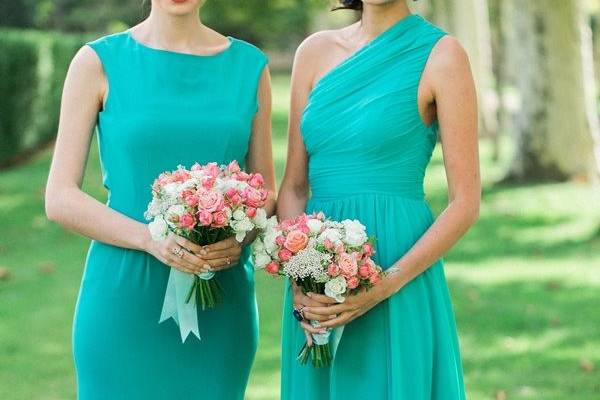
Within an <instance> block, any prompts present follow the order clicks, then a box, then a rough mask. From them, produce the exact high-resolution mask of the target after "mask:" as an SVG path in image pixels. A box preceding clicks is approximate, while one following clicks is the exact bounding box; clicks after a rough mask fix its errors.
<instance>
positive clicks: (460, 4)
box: [431, 0, 499, 155]
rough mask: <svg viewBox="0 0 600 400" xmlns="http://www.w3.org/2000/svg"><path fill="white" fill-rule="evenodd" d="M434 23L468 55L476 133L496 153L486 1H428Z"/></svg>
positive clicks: (494, 96)
mask: <svg viewBox="0 0 600 400" xmlns="http://www.w3.org/2000/svg"><path fill="white" fill-rule="evenodd" d="M431 3H432V4H431V8H432V10H431V15H432V18H433V20H434V22H435V23H436V24H438V25H440V26H442V27H443V28H444V29H445V30H446V31H448V32H449V33H451V34H453V35H455V36H456V38H457V39H458V40H459V41H460V42H461V44H462V45H463V46H464V47H465V50H466V51H467V53H468V54H469V60H470V62H471V68H472V70H473V76H474V78H475V83H476V86H477V98H478V103H479V132H480V134H481V135H482V136H485V137H491V138H493V139H494V142H495V144H496V145H495V149H494V153H496V155H497V153H498V144H499V142H498V140H497V139H498V92H497V90H496V85H495V80H494V74H493V68H492V67H493V62H492V45H491V32H490V22H489V11H488V2H487V0H432V1H431Z"/></svg>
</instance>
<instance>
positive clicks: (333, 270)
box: [327, 264, 340, 278]
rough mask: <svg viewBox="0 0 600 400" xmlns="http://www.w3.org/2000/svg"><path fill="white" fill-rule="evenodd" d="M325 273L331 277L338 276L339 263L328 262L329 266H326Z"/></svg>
mask: <svg viewBox="0 0 600 400" xmlns="http://www.w3.org/2000/svg"><path fill="white" fill-rule="evenodd" d="M327 273H328V274H329V276H331V277H332V278H335V277H336V276H338V275H339V274H340V267H339V265H337V264H329V267H327Z"/></svg>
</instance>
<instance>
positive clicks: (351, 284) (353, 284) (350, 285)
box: [346, 276, 359, 289]
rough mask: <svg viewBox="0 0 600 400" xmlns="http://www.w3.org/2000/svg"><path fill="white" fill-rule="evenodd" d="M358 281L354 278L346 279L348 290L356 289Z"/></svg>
mask: <svg viewBox="0 0 600 400" xmlns="http://www.w3.org/2000/svg"><path fill="white" fill-rule="evenodd" d="M358 283H359V280H358V278H357V277H356V276H353V277H351V278H348V279H346V284H347V285H348V289H356V288H357V287H358Z"/></svg>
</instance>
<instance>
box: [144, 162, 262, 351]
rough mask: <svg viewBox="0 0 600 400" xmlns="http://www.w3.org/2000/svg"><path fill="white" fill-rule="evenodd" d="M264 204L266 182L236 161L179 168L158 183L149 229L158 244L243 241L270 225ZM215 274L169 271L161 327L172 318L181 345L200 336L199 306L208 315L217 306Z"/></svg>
mask: <svg viewBox="0 0 600 400" xmlns="http://www.w3.org/2000/svg"><path fill="white" fill-rule="evenodd" d="M266 199H267V191H266V190H265V189H264V180H263V177H262V176H261V175H260V174H249V173H246V172H244V171H242V170H241V169H240V167H239V165H238V163H237V162H236V161H235V160H234V161H232V162H231V163H229V165H223V166H218V165H217V164H216V163H209V164H206V165H200V164H198V163H196V164H194V165H193V166H192V167H191V168H190V169H189V170H188V169H186V168H184V167H183V166H179V167H178V169H177V170H175V171H171V172H164V173H162V174H160V175H159V176H158V178H156V180H155V181H154V183H153V185H152V201H151V202H150V204H149V205H148V209H147V211H146V213H145V217H146V219H147V220H149V221H151V222H150V223H149V225H148V228H149V230H150V233H151V235H152V238H153V239H154V240H162V239H164V238H165V237H166V236H167V235H168V233H169V232H173V233H175V234H177V235H179V236H183V237H185V238H187V239H189V240H190V241H192V242H194V243H196V244H198V245H208V244H212V243H216V242H218V241H221V240H223V239H226V238H228V237H230V236H235V238H236V240H237V241H239V242H242V241H243V240H244V238H245V237H246V234H247V233H248V232H250V231H252V230H253V229H255V228H264V227H265V226H266V224H267V213H266V211H265V209H264V206H265V202H266ZM214 275H215V274H214V272H206V273H202V274H198V275H190V274H186V273H184V272H181V271H178V270H176V269H171V272H170V275H169V282H168V284H167V291H166V294H165V300H164V303H163V310H162V315H161V320H160V322H162V321H164V320H166V319H169V318H171V317H172V318H173V319H174V320H175V321H176V322H177V323H178V324H179V326H180V329H181V334H182V340H185V337H187V334H188V333H189V332H190V331H193V332H194V333H195V334H196V336H198V337H199V334H198V326H197V325H198V324H197V315H196V305H198V306H200V307H201V308H202V309H203V310H204V309H207V308H212V307H214V306H215V305H216V303H217V301H218V295H219V286H218V284H217V282H216V280H215V279H213V278H214Z"/></svg>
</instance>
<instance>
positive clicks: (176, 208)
mask: <svg viewBox="0 0 600 400" xmlns="http://www.w3.org/2000/svg"><path fill="white" fill-rule="evenodd" d="M167 214H168V215H177V216H178V217H181V216H182V215H183V214H185V207H184V206H183V205H182V204H175V205H172V206H171V207H169V209H168V210H167Z"/></svg>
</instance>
